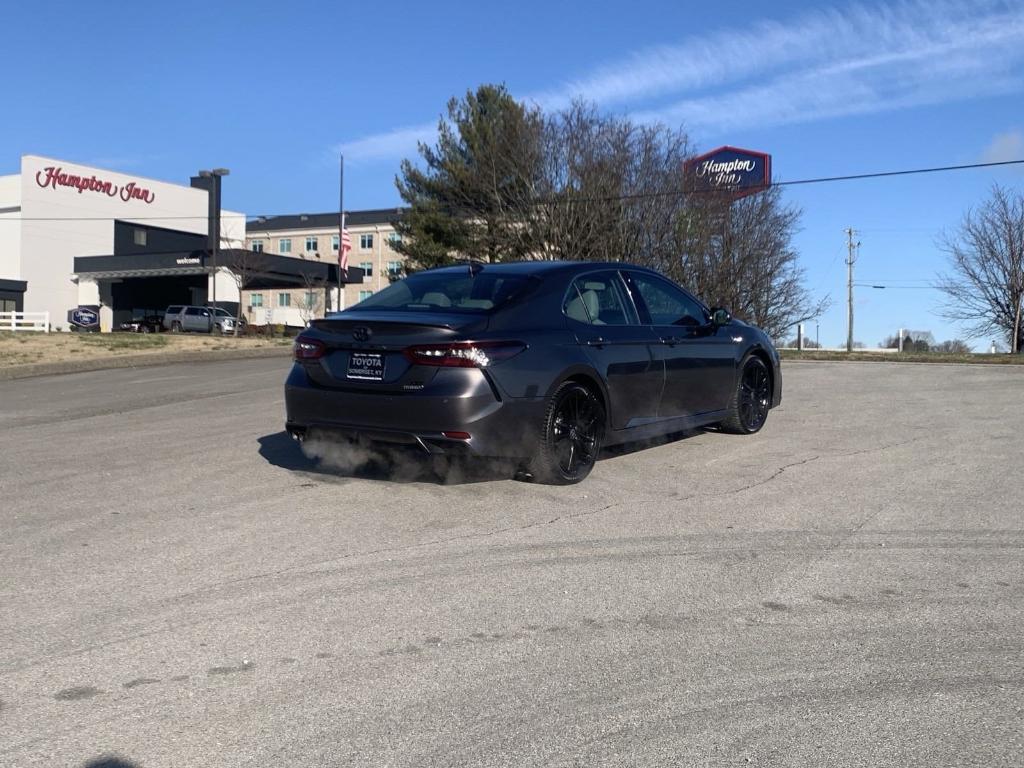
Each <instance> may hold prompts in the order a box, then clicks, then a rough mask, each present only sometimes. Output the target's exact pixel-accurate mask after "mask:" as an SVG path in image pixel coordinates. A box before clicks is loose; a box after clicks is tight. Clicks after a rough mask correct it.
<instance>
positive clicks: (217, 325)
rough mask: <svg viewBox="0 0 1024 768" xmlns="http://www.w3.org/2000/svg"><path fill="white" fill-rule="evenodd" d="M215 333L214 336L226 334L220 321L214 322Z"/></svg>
mask: <svg viewBox="0 0 1024 768" xmlns="http://www.w3.org/2000/svg"><path fill="white" fill-rule="evenodd" d="M213 335H214V336H223V335H224V328H223V327H222V326H221V324H220V323H214V324H213Z"/></svg>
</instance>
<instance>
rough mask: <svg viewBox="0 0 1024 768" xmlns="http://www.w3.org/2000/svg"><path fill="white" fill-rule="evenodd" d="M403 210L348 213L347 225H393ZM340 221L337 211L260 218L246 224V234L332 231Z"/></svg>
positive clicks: (346, 215)
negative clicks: (290, 230) (289, 230)
mask: <svg viewBox="0 0 1024 768" xmlns="http://www.w3.org/2000/svg"><path fill="white" fill-rule="evenodd" d="M404 210H405V209H403V208H378V209H375V210H370V211H346V212H345V225H346V226H348V227H364V226H369V225H373V224H391V223H393V222H394V221H396V220H397V219H398V218H400V217H401V215H402V213H403V211H404ZM339 223H340V221H339V216H338V212H337V211H330V212H328V213H288V214H283V215H280V216H258V217H256V218H254V219H249V220H248V221H246V222H245V229H246V234H249V235H256V234H258V233H259V232H260V230H264V229H265V230H267V231H268V232H277V231H280V230H288V229H293V230H304V229H332V228H336V227H337V226H338V224H339Z"/></svg>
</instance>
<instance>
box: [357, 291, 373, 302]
mask: <svg viewBox="0 0 1024 768" xmlns="http://www.w3.org/2000/svg"><path fill="white" fill-rule="evenodd" d="M371 296H373V291H360V292H359V300H360V301H364V300H366V299H368V298H370V297H371Z"/></svg>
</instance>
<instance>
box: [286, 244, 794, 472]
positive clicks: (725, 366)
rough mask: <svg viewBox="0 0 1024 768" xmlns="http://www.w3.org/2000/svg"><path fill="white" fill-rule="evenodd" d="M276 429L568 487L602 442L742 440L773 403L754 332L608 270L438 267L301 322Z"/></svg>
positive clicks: (773, 365)
mask: <svg viewBox="0 0 1024 768" xmlns="http://www.w3.org/2000/svg"><path fill="white" fill-rule="evenodd" d="M294 360H295V362H294V365H293V366H292V370H291V373H290V374H289V376H288V379H287V381H286V383H285V408H286V422H285V423H286V429H287V430H288V432H289V433H290V434H291V435H292V436H293V437H296V438H297V439H300V440H301V439H305V438H306V437H308V436H309V435H310V434H317V435H325V436H336V437H338V438H340V439H346V440H353V439H358V440H368V441H379V442H390V443H399V444H405V445H411V446H418V448H419V449H421V450H422V451H423V452H424V453H425V454H464V455H470V456H488V457H490V456H493V457H506V458H514V459H517V460H520V461H521V463H522V464H523V466H524V467H526V468H527V469H528V471H530V472H531V473H532V474H533V475H534V477H535V478H536V479H538V480H541V481H544V482H549V483H556V484H566V483H574V482H578V481H580V480H582V479H583V478H584V477H586V476H587V474H588V473H589V472H590V471H591V469H592V468H593V466H594V462H595V461H596V459H597V457H598V453H599V451H600V450H601V448H602V447H605V446H610V445H614V444H620V443H627V442H634V441H638V440H641V439H646V438H651V437H654V436H658V435H665V434H672V433H677V432H681V431H684V430H687V429H693V428H696V427H702V426H709V425H717V426H718V427H720V428H721V429H722V430H723V431H726V432H734V433H739V434H752V433H755V432H757V431H758V430H760V429H761V428H762V427H763V426H764V424H765V420H766V419H767V417H768V411H769V409H770V408H772V407H774V406H777V405H778V404H779V402H780V401H781V397H782V375H781V370H780V366H779V356H778V353H777V352H776V351H775V348H774V347H773V346H772V343H771V341H770V340H769V339H768V337H767V336H766V335H765V334H764V333H763V332H762V331H761V330H759V329H757V328H755V327H753V326H751V325H748V324H746V323H744V322H741V321H740V320H737V319H734V318H732V317H731V316H730V314H729V312H728V311H726V310H725V309H721V308H716V309H710V308H708V307H707V306H705V305H704V304H703V303H702V302H700V301H698V300H697V299H696V298H694V297H693V296H692V295H691V294H690V293H688V292H687V291H685V290H684V289H682V288H680V287H679V286H678V285H676V284H675V283H673V282H671V281H669V280H667V279H666V278H664V277H662V276H661V275H659V274H658V273H656V272H654V271H652V270H649V269H643V268H641V267H632V266H628V265H625V264H621V263H580V262H544V261H536V262H524V263H511V264H494V265H479V264H473V265H471V266H469V267H466V266H459V267H445V268H441V269H433V270H428V271H424V272H418V273H416V274H413V275H412V276H410V277H408V278H406V279H404V280H401V281H399V282H397V283H392V284H391V285H390V286H389V287H387V288H385V289H384V290H382V291H380V292H378V293H375V294H374V295H373V296H370V297H369V298H367V299H365V300H364V301H362V302H360V303H359V304H356V305H354V306H353V307H351V308H349V309H346V310H344V311H343V312H339V313H336V314H332V315H330V316H328V317H327V318H324V319H319V320H314V321H313V322H312V324H311V326H310V327H309V328H308V329H306V330H305V331H303V332H302V333H301V334H300V335H299V336H298V337H297V338H296V340H295V344H294Z"/></svg>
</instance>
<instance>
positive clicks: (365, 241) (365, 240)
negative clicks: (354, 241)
mask: <svg viewBox="0 0 1024 768" xmlns="http://www.w3.org/2000/svg"><path fill="white" fill-rule="evenodd" d="M371 248H373V235H360V236H359V249H360V250H361V251H368V250H370V249H371Z"/></svg>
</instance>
